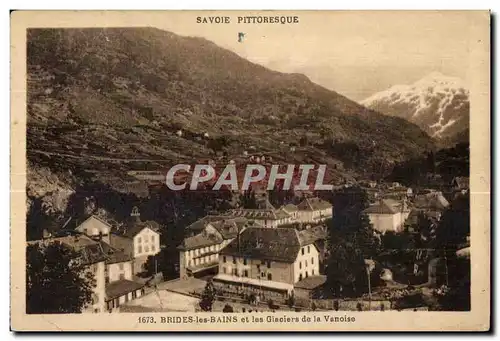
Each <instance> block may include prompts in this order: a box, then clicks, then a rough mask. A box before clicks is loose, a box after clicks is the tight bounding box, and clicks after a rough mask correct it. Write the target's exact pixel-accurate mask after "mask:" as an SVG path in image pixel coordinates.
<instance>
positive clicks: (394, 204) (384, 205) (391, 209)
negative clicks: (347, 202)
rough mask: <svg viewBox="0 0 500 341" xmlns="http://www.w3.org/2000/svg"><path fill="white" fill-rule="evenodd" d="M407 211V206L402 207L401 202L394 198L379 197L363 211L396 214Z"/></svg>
mask: <svg viewBox="0 0 500 341" xmlns="http://www.w3.org/2000/svg"><path fill="white" fill-rule="evenodd" d="M403 210H404V211H409V210H408V208H407V207H406V208H405V207H404V205H403V203H402V202H401V201H398V200H394V199H381V200H379V201H377V202H376V203H375V204H373V205H370V207H368V208H367V209H366V210H364V212H365V213H367V214H370V213H373V214H396V213H398V212H401V211H403Z"/></svg>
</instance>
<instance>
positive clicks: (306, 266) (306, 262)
mask: <svg viewBox="0 0 500 341" xmlns="http://www.w3.org/2000/svg"><path fill="white" fill-rule="evenodd" d="M305 262H306V268H307V259H306V261H305Z"/></svg>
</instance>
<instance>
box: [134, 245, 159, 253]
mask: <svg viewBox="0 0 500 341" xmlns="http://www.w3.org/2000/svg"><path fill="white" fill-rule="evenodd" d="M149 250H151V252H156V245H154V244H152V245H151V248H150V246H149V245H148V244H146V245H144V252H145V253H149ZM137 253H142V245H141V244H139V245H138V246H137Z"/></svg>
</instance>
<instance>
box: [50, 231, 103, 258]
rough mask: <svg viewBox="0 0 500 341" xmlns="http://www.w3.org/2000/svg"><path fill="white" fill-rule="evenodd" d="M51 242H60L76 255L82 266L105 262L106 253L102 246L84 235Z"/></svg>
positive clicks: (61, 238) (55, 239) (56, 239)
mask: <svg viewBox="0 0 500 341" xmlns="http://www.w3.org/2000/svg"><path fill="white" fill-rule="evenodd" d="M50 241H51V242H60V243H61V244H64V245H66V246H68V247H70V248H72V249H73V250H74V251H75V252H77V253H78V255H79V257H80V259H81V261H82V263H83V264H84V265H90V264H95V263H99V262H103V261H105V260H106V252H105V251H104V250H103V248H102V246H101V245H100V244H99V243H98V242H96V241H94V240H92V239H91V238H89V237H87V236H85V235H75V236H65V237H60V238H54V239H51V240H50Z"/></svg>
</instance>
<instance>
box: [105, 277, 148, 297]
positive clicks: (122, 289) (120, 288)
mask: <svg viewBox="0 0 500 341" xmlns="http://www.w3.org/2000/svg"><path fill="white" fill-rule="evenodd" d="M142 287H144V284H142V283H138V282H134V281H129V280H127V279H122V280H119V281H115V282H111V283H108V284H107V285H106V300H108V301H109V300H112V299H113V298H117V297H120V296H123V295H125V294H128V293H129V292H132V291H134V290H138V289H141V288H142Z"/></svg>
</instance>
